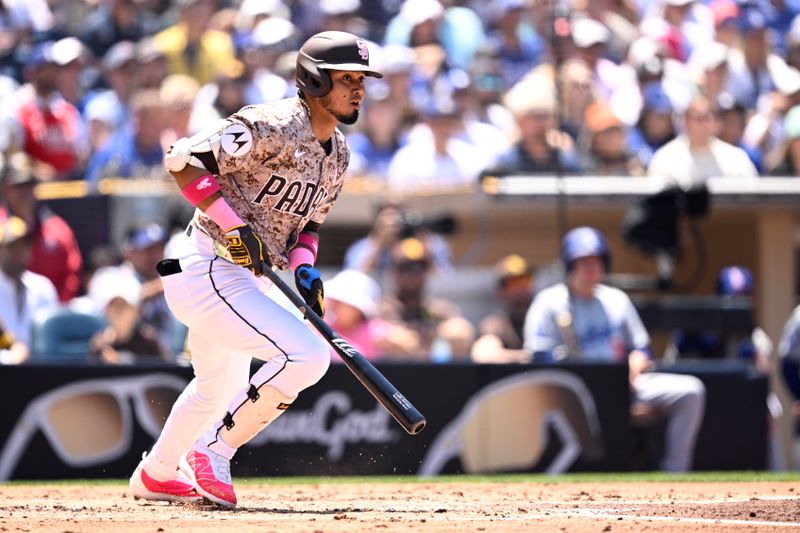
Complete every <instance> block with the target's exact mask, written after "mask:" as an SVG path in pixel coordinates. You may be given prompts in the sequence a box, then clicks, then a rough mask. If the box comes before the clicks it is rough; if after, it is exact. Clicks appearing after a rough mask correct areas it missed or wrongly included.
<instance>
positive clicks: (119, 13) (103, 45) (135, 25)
mask: <svg viewBox="0 0 800 533" xmlns="http://www.w3.org/2000/svg"><path fill="white" fill-rule="evenodd" d="M98 4H99V5H98V6H97V7H96V8H95V10H94V11H93V12H92V14H91V15H89V18H88V19H86V21H85V25H84V28H83V31H82V32H81V35H80V39H81V40H82V41H83V42H84V43H86V46H88V47H89V49H90V50H91V51H92V53H93V54H94V55H95V57H103V56H104V55H105V53H106V52H107V51H108V50H109V49H110V48H111V47H112V46H113V45H114V44H116V43H118V42H120V41H133V42H136V41H138V40H139V39H141V38H142V37H144V36H145V35H150V34H152V33H153V32H154V31H155V30H156V27H157V20H156V18H155V16H154V14H153V13H152V12H151V11H150V10H149V9H147V4H146V2H144V1H143V0H102V1H101V2H98Z"/></svg>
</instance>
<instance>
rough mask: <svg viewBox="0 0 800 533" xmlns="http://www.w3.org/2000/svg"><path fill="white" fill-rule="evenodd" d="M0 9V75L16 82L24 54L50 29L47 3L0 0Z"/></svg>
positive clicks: (45, 1) (23, 61)
mask: <svg viewBox="0 0 800 533" xmlns="http://www.w3.org/2000/svg"><path fill="white" fill-rule="evenodd" d="M1 5H2V8H1V9H0V64H2V66H3V70H4V73H5V74H6V75H8V76H12V77H14V78H17V79H19V78H20V77H21V76H20V74H21V72H22V68H23V66H24V65H25V64H26V63H27V60H28V58H27V56H26V54H27V53H29V52H30V49H31V46H32V45H33V43H34V42H36V40H37V39H40V38H41V36H42V35H46V34H47V32H49V31H50V30H51V29H52V27H53V14H52V12H51V11H50V5H49V3H48V2H47V0H3V2H2V4H1Z"/></svg>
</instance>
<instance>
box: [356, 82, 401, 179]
mask: <svg viewBox="0 0 800 533" xmlns="http://www.w3.org/2000/svg"><path fill="white" fill-rule="evenodd" d="M403 134H404V129H403V109H402V108H401V107H400V106H398V105H397V104H396V102H394V101H393V100H392V99H390V98H389V94H388V92H387V93H384V94H383V95H381V94H380V93H379V94H378V95H377V96H375V95H373V94H370V98H369V101H368V102H367V105H366V106H365V107H364V118H363V120H362V121H361V127H360V129H359V130H356V131H353V132H352V133H348V135H347V144H348V145H350V151H351V152H350V164H349V165H348V167H347V171H348V172H349V173H350V174H352V175H356V176H368V177H375V178H378V179H380V180H385V179H386V175H387V173H388V170H389V164H390V163H391V161H392V157H394V154H395V152H396V151H397V150H398V149H399V148H400V146H401V145H402V138H403Z"/></svg>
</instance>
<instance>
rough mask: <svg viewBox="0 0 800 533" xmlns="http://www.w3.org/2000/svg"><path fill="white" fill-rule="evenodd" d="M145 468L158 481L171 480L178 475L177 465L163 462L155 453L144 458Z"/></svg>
mask: <svg viewBox="0 0 800 533" xmlns="http://www.w3.org/2000/svg"><path fill="white" fill-rule="evenodd" d="M144 469H145V470H146V471H147V475H148V476H150V477H151V478H153V479H155V480H156V481H171V480H173V479H175V478H177V477H178V470H177V467H175V466H171V467H170V466H168V465H166V464H164V463H162V462H161V461H159V460H158V458H157V457H156V456H155V455H148V456H147V457H146V458H145V459H144Z"/></svg>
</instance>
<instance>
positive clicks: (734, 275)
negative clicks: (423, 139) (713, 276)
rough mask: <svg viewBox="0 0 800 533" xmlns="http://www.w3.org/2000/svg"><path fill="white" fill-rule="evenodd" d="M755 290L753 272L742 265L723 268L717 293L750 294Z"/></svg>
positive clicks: (728, 294) (731, 294)
mask: <svg viewBox="0 0 800 533" xmlns="http://www.w3.org/2000/svg"><path fill="white" fill-rule="evenodd" d="M752 292H753V273H752V272H750V271H749V270H748V269H746V268H744V267H740V266H730V267H725V268H723V269H722V270H721V271H720V273H719V277H718V278H717V293H718V294H720V295H722V296H749V295H750V294H751V293H752Z"/></svg>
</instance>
